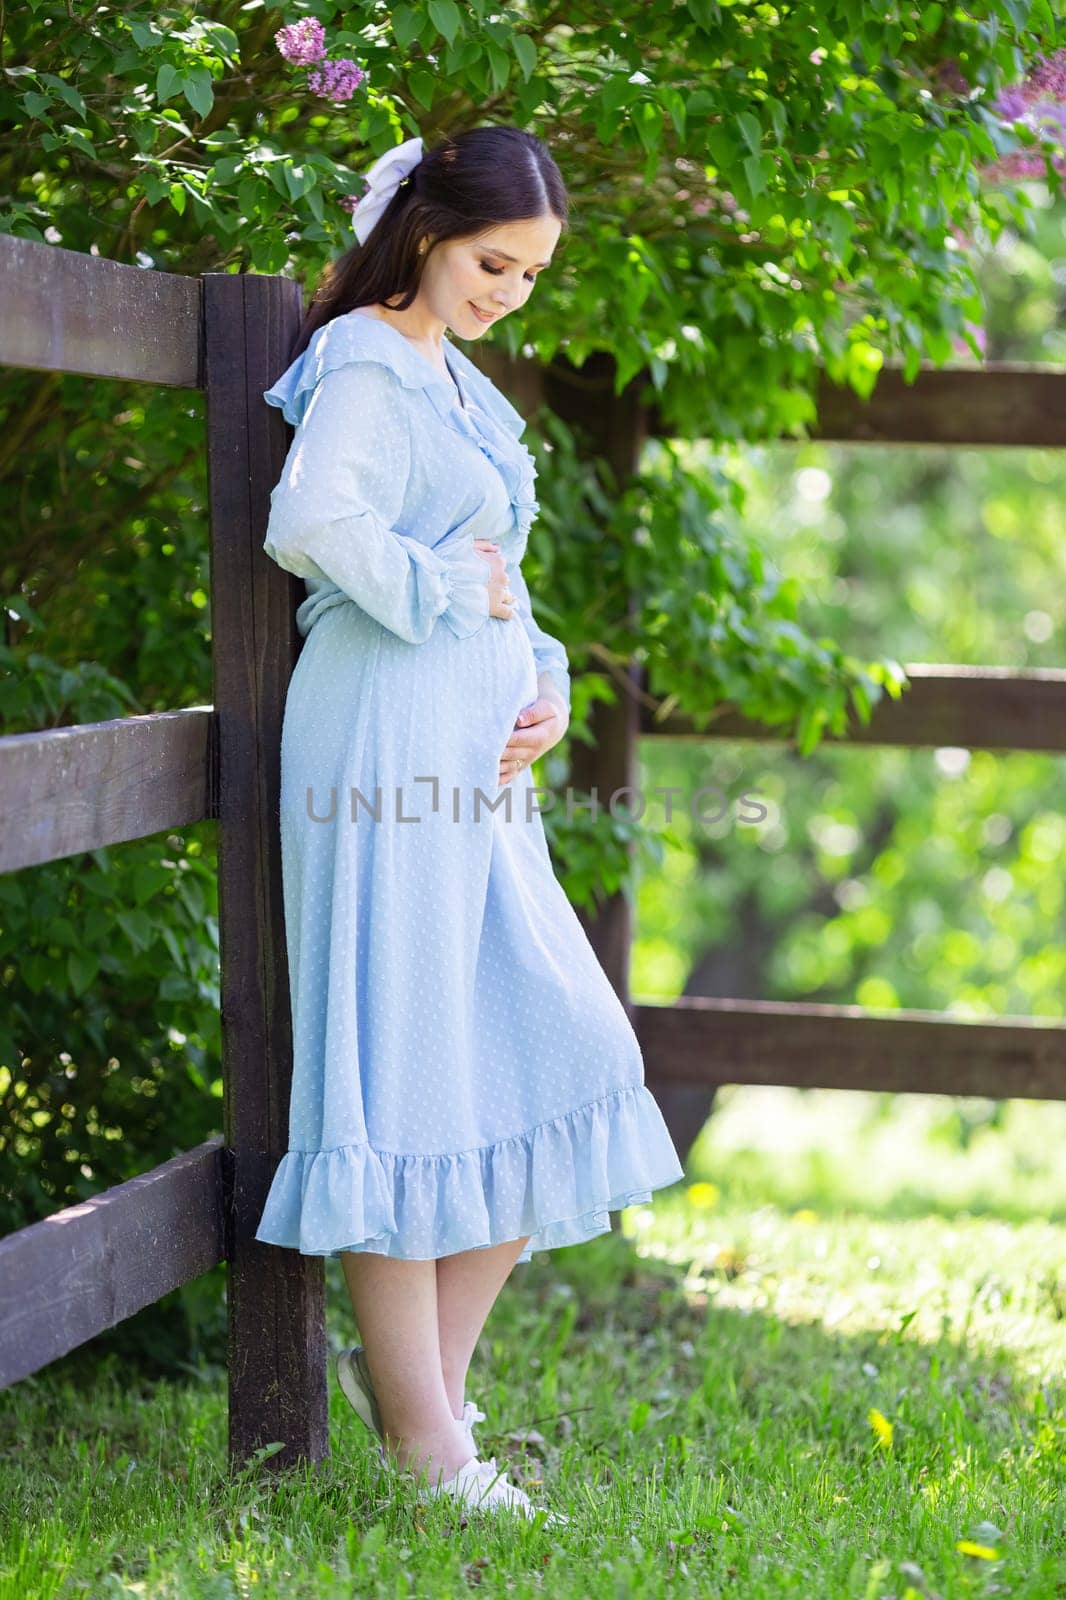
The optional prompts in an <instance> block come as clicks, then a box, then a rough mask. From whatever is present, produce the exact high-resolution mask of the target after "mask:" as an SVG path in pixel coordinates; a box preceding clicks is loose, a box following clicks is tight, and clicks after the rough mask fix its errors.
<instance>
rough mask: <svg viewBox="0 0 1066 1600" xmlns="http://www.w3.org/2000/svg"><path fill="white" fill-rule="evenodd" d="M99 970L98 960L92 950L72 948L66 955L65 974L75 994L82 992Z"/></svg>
mask: <svg viewBox="0 0 1066 1600" xmlns="http://www.w3.org/2000/svg"><path fill="white" fill-rule="evenodd" d="M99 971H100V962H99V959H98V958H97V956H96V955H95V953H94V952H93V951H92V950H72V951H71V952H70V954H69V956H68V957H67V976H68V978H69V979H70V986H71V988H72V989H73V990H74V993H75V994H84V993H85V991H86V989H88V988H89V986H90V984H91V983H92V982H93V980H94V979H95V977H96V975H97V973H98V972H99Z"/></svg>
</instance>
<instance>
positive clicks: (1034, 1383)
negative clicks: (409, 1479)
mask: <svg viewBox="0 0 1066 1600" xmlns="http://www.w3.org/2000/svg"><path fill="white" fill-rule="evenodd" d="M916 1098H917V1097H916ZM860 1101H861V1102H862V1103H863V1108H864V1109H863V1115H862V1116H859V1117H857V1116H856V1114H855V1113H856V1107H857V1106H858V1105H859V1102H860ZM944 1109H945V1108H944V1106H943V1105H941V1106H940V1107H939V1110H938V1108H937V1107H936V1106H935V1105H934V1104H933V1103H931V1102H927V1103H925V1107H924V1110H923V1111H922V1115H923V1116H926V1117H927V1118H931V1119H932V1120H931V1121H928V1125H927V1126H926V1129H925V1132H924V1133H922V1132H921V1131H920V1130H919V1129H916V1125H915V1122H914V1117H915V1115H916V1111H915V1105H914V1102H912V1101H909V1100H907V1099H900V1100H899V1101H897V1102H895V1103H894V1105H893V1106H891V1107H888V1108H886V1107H885V1105H884V1103H883V1102H881V1101H880V1100H879V1099H877V1098H876V1097H872V1096H868V1097H858V1096H850V1095H849V1096H839V1095H838V1096H824V1097H817V1096H802V1095H797V1094H795V1093H794V1092H791V1091H759V1092H756V1091H731V1092H729V1093H727V1094H723V1096H722V1097H721V1109H720V1112H719V1113H718V1114H716V1117H715V1118H714V1119H713V1120H712V1122H711V1124H710V1126H709V1128H708V1129H707V1131H706V1133H705V1134H704V1136H703V1137H702V1138H701V1140H700V1143H699V1145H698V1147H697V1149H696V1151H694V1155H693V1162H692V1173H691V1179H690V1182H688V1183H686V1184H684V1185H678V1186H677V1187H676V1188H675V1189H674V1190H671V1191H668V1192H666V1193H663V1194H660V1195H659V1196H657V1199H656V1203H655V1206H654V1208H634V1209H633V1210H631V1211H630V1212H627V1213H626V1214H625V1215H624V1217H623V1219H622V1220H623V1224H624V1234H623V1233H618V1232H616V1233H614V1234H612V1235H609V1236H607V1237H605V1238H603V1239H600V1240H596V1241H593V1242H591V1243H589V1244H587V1245H582V1246H578V1247H576V1248H574V1249H572V1250H568V1251H557V1252H555V1253H554V1254H553V1255H551V1256H549V1257H537V1258H536V1259H535V1260H534V1262H533V1263H532V1264H531V1265H530V1266H529V1267H522V1268H518V1269H517V1270H516V1272H515V1273H514V1274H513V1276H512V1279H511V1281H510V1282H509V1283H508V1285H507V1287H506V1289H505V1290H504V1293H503V1295H502V1296H501V1298H500V1300H499V1301H498V1303H497V1305H496V1307H495V1309H494V1311H493V1314H492V1316H491V1318H490V1320H489V1323H488V1326H487V1327H486V1330H485V1334H484V1337H483V1340H482V1345H481V1349H480V1351H479V1354H478V1357H477V1359H476V1362H475V1367H474V1369H473V1370H472V1373H471V1381H470V1385H469V1389H468V1393H469V1395H470V1396H471V1397H473V1398H476V1399H477V1400H478V1402H479V1403H480V1404H481V1406H482V1407H483V1409H484V1410H486V1411H487V1413H488V1420H487V1421H486V1422H485V1423H482V1424H481V1425H480V1427H479V1430H478V1433H479V1439H480V1441H481V1446H482V1451H483V1453H484V1454H495V1455H496V1456H497V1458H498V1459H503V1458H507V1459H510V1460H512V1461H513V1463H514V1476H515V1477H516V1478H517V1479H518V1481H520V1482H524V1483H525V1484H526V1486H527V1487H528V1488H530V1492H531V1493H532V1494H533V1496H534V1497H535V1498H537V1499H544V1500H545V1501H546V1502H549V1503H551V1504H552V1505H555V1506H558V1507H560V1508H561V1509H563V1510H565V1511H567V1512H568V1513H569V1514H570V1515H571V1517H572V1518H573V1521H572V1523H571V1525H570V1526H569V1527H565V1528H562V1529H552V1530H546V1529H542V1528H540V1527H532V1526H529V1525H528V1524H525V1523H523V1522H519V1521H517V1520H514V1521H512V1520H510V1519H508V1518H506V1517H500V1518H496V1519H492V1518H477V1517H474V1518H471V1519H470V1520H469V1521H468V1522H467V1523H466V1524H465V1525H462V1524H461V1522H460V1520H459V1519H458V1518H457V1517H456V1516H455V1513H454V1511H451V1510H450V1509H449V1508H448V1507H446V1506H444V1505H439V1504H438V1505H432V1506H429V1507H415V1506H413V1505H410V1504H405V1503H403V1502H396V1501H395V1500H394V1499H392V1498H391V1497H390V1495H389V1493H388V1489H387V1485H383V1484H382V1483H380V1482H379V1481H378V1480H377V1479H376V1476H375V1471H374V1467H375V1457H374V1451H373V1446H372V1444H371V1442H370V1439H369V1436H368V1435H367V1434H366V1433H365V1431H364V1430H363V1429H362V1427H361V1425H360V1424H359V1422H358V1421H357V1420H356V1418H355V1417H354V1415H353V1414H352V1412H351V1411H350V1410H349V1409H348V1407H347V1405H346V1403H345V1402H344V1400H343V1397H342V1396H341V1395H340V1394H339V1392H338V1391H337V1388H336V1384H335V1381H334V1379H333V1377H332V1375H331V1378H330V1395H331V1407H332V1413H331V1421H332V1455H331V1457H330V1458H329V1460H328V1461H327V1462H325V1463H323V1464H322V1465H321V1466H320V1467H319V1468H317V1469H312V1468H299V1469H296V1470H294V1471H292V1472H290V1473H288V1474H285V1475H282V1476H281V1477H279V1478H276V1477H275V1476H274V1475H272V1474H271V1473H270V1472H269V1470H268V1469H267V1468H264V1467H253V1468H249V1469H247V1470H246V1471H245V1472H244V1473H242V1474H241V1475H240V1476H239V1477H237V1478H236V1479H229V1478H228V1477H227V1473H226V1461H225V1445H226V1418H225V1382H224V1378H222V1377H221V1376H220V1375H219V1374H218V1373H217V1372H212V1371H209V1370H208V1371H205V1372H204V1373H202V1374H201V1375H200V1376H199V1377H192V1376H190V1377H189V1378H188V1379H186V1380H185V1381H182V1382H172V1381H166V1382H155V1383H148V1382H141V1383H136V1382H130V1381H129V1380H128V1379H127V1378H126V1377H125V1376H124V1375H122V1374H121V1373H116V1372H115V1371H114V1369H112V1370H111V1371H110V1372H109V1371H108V1369H107V1367H106V1366H105V1368H104V1369H103V1370H102V1371H101V1372H100V1373H99V1374H98V1375H97V1376H96V1378H95V1379H94V1381H93V1382H92V1383H91V1384H89V1383H86V1382H85V1381H84V1379H83V1380H82V1381H78V1378H77V1374H78V1373H79V1372H80V1371H82V1370H83V1366H84V1364H83V1363H79V1362H78V1360H77V1354H78V1353H77V1352H75V1353H73V1354H72V1356H71V1357H68V1358H66V1359H65V1360H64V1361H60V1362H57V1363H55V1364H54V1365H53V1366H52V1367H50V1368H47V1369H45V1370H44V1371H43V1372H41V1373H39V1374H38V1375H36V1376H35V1377H34V1378H31V1379H28V1380H27V1381H26V1382H24V1383H22V1384H20V1385H17V1386H16V1387H15V1388H14V1389H12V1390H10V1391H8V1392H7V1393H6V1394H5V1395H3V1396H0V1507H2V1510H0V1516H2V1527H3V1550H2V1555H0V1600H9V1597H15V1596H18V1597H19V1600H26V1597H32V1600H37V1597H38V1596H39V1597H42V1600H43V1597H51V1596H53V1595H62V1596H73V1595H87V1596H91V1597H92V1600H97V1597H107V1596H138V1597H147V1600H162V1597H171V1596H173V1597H175V1600H177V1597H180V1600H208V1597H210V1600H222V1597H225V1600H231V1597H245V1596H253V1597H255V1596H264V1597H266V1596H271V1597H274V1596H276V1597H284V1600H295V1597H297V1596H300V1597H302V1596H315V1597H321V1600H335V1597H338V1600H339V1597H341V1596H349V1595H360V1596H364V1595H367V1596H377V1595H381V1596H386V1595H388V1596H395V1595H408V1594H413V1595H419V1596H422V1595H432V1596H437V1595H452V1594H465V1593H466V1592H467V1590H468V1589H471V1588H476V1587H482V1588H483V1589H485V1590H487V1591H488V1592H490V1593H492V1594H494V1595H495V1594H499V1593H507V1594H511V1595H516V1596H523V1595H532V1594H550V1595H551V1596H552V1597H553V1600H555V1597H558V1600H579V1597H580V1600H584V1597H586V1596H591V1597H596V1600H600V1597H604V1600H607V1597H609V1600H619V1597H628V1596H634V1597H636V1596H640V1597H643V1596H658V1595H666V1594H669V1595H671V1596H673V1595H677V1594H679V1593H680V1594H691V1595H693V1596H700V1597H703V1596H716V1595H729V1596H737V1597H743V1600H764V1597H769V1596H774V1597H776V1596H790V1595H794V1596H802V1597H804V1600H808V1597H815V1596H817V1597H823V1596H825V1597H830V1600H838V1597H840V1600H846V1597H852V1596H854V1597H857V1600H888V1597H890V1596H891V1597H892V1600H932V1597H934V1596H941V1597H943V1600H949V1597H955V1596H980V1597H984V1596H989V1597H991V1596H1007V1595H1009V1596H1012V1597H1017V1600H1036V1597H1039V1600H1053V1597H1058V1600H1061V1597H1062V1596H1063V1595H1066V1535H1064V1517H1063V1509H1062V1502H1063V1489H1064V1480H1066V1471H1064V1468H1066V1450H1064V1416H1063V1406H1064V1386H1063V1373H1064V1359H1063V1358H1064V1354H1066V1221H1064V1220H1062V1217H1061V1214H1060V1213H1058V1212H1057V1207H1058V1205H1059V1202H1060V1198H1061V1196H1060V1195H1059V1190H1058V1185H1059V1183H1060V1177H1059V1175H1058V1173H1057V1172H1056V1166H1057V1165H1061V1151H1062V1142H1061V1139H1060V1140H1057V1141H1056V1139H1055V1133H1056V1132H1057V1127H1058V1124H1057V1122H1056V1119H1059V1122H1061V1114H1062V1113H1063V1111H1064V1110H1066V1108H1063V1107H1043V1108H1036V1124H1037V1125H1039V1126H1041V1127H1042V1128H1043V1130H1044V1132H1045V1133H1046V1134H1047V1138H1046V1142H1045V1144H1044V1145H1043V1146H1042V1153H1040V1154H1039V1155H1034V1153H1033V1151H1032V1148H1031V1131H1032V1125H1031V1123H1030V1121H1029V1120H1028V1118H1029V1108H1024V1107H1023V1108H1020V1110H1021V1116H1020V1119H1014V1118H1013V1116H1012V1118H1011V1119H1008V1122H1007V1125H1006V1126H1005V1127H1004V1129H1003V1130H1001V1131H1000V1133H998V1134H997V1135H996V1136H995V1152H996V1154H995V1155H993V1154H992V1153H991V1152H990V1150H982V1151H981V1152H980V1159H977V1153H976V1151H975V1144H974V1143H973V1142H972V1143H971V1149H970V1152H969V1153H968V1154H967V1155H966V1157H965V1158H962V1164H961V1166H960V1165H959V1159H960V1158H958V1157H957V1155H951V1153H950V1152H949V1151H948V1150H947V1149H946V1147H945V1146H944V1144H943V1138H944V1134H943V1129H942V1128H940V1131H939V1132H937V1131H936V1130H937V1127H938V1124H937V1122H936V1117H937V1115H939V1114H940V1113H942V1112H943V1111H944ZM886 1112H887V1114H886ZM815 1113H817V1114H815ZM893 1120H895V1122H896V1124H897V1134H898V1135H899V1137H898V1138H897V1139H896V1140H895V1144H894V1147H895V1149H896V1150H897V1152H898V1154H899V1169H900V1173H901V1174H902V1182H901V1187H900V1192H901V1193H903V1192H904V1191H905V1194H906V1198H905V1201H904V1203H903V1205H902V1208H901V1214H899V1215H896V1214H893V1205H892V1203H891V1181H890V1180H891V1173H890V1172H888V1173H886V1172H885V1171H884V1170H883V1169H882V1168H881V1167H879V1166H878V1167H876V1169H875V1165H874V1161H873V1153H874V1152H876V1150H877V1149H879V1148H880V1147H881V1143H882V1142H883V1140H884V1138H885V1129H886V1127H888V1128H889V1130H890V1131H891V1124H892V1122H893ZM782 1126H783V1127H785V1128H786V1129H788V1130H790V1133H791V1139H792V1144H791V1147H790V1148H789V1149H786V1150H785V1151H784V1152H782V1149H781V1129H782ZM901 1130H905V1131H906V1137H905V1138H904V1137H903V1132H902V1131H901ZM1049 1130H1050V1131H1049ZM978 1137H979V1138H980V1139H981V1140H983V1139H984V1138H985V1137H986V1134H984V1133H982V1134H980V1135H979V1136H978V1135H975V1136H974V1139H975V1140H976V1139H977V1138H978ZM786 1143H787V1141H786ZM892 1144H893V1141H892V1140H891V1139H890V1140H889V1145H890V1146H891V1145H892ZM1056 1145H1057V1148H1056ZM814 1150H818V1151H821V1152H822V1159H821V1165H818V1164H817V1163H816V1164H815V1168H813V1169H812V1167H811V1164H810V1161H809V1160H808V1157H809V1155H810V1153H811V1151H814ZM1019 1161H1021V1162H1022V1166H1023V1167H1024V1170H1025V1173H1026V1184H1027V1185H1028V1187H1027V1188H1025V1186H1024V1185H1023V1186H1022V1187H1023V1188H1025V1194H1026V1199H1027V1203H1028V1204H1029V1206H1030V1213H1029V1214H1028V1215H1024V1214H1023V1209H1024V1208H1023V1207H1022V1206H1021V1204H1020V1202H1019V1200H1018V1198H1017V1194H1015V1196H1014V1198H1013V1199H1012V1200H1010V1207H1011V1209H1012V1215H1011V1216H1010V1217H1009V1218H1004V1217H1003V1216H1001V1215H997V1214H994V1213H992V1212H989V1211H987V1209H986V1208H985V1207H984V1206H983V1205H979V1204H977V1203H976V1201H980V1200H981V1199H982V1197H984V1198H985V1199H987V1196H988V1195H989V1194H991V1195H995V1194H996V1193H997V1192H998V1190H997V1185H999V1186H1001V1187H1002V1190H1003V1193H1004V1194H1005V1195H1007V1196H1008V1198H1009V1196H1010V1194H1011V1193H1012V1190H1011V1182H1010V1179H1011V1174H1012V1173H1013V1172H1015V1171H1016V1169H1017V1168H1018V1163H1019ZM967 1162H969V1163H970V1164H971V1165H972V1166H973V1167H975V1168H976V1170H977V1171H978V1172H979V1173H980V1175H981V1181H980V1185H979V1189H980V1193H978V1194H977V1195H976V1196H971V1202H974V1203H971V1204H970V1205H969V1208H968V1210H966V1211H961V1210H960V1209H959V1206H958V1194H964V1193H965V1181H964V1179H963V1176H962V1174H963V1173H964V1169H965V1167H966V1164H967ZM923 1170H924V1173H925V1177H924V1180H923V1179H922V1172H923ZM945 1183H947V1185H948V1189H947V1191H944V1188H943V1186H944V1184H945ZM938 1186H939V1187H938ZM960 1186H961V1187H960ZM942 1191H943V1192H942ZM1041 1191H1042V1198H1041ZM948 1193H950V1194H952V1195H954V1196H955V1198H954V1199H953V1200H951V1202H950V1203H949V1201H948V1199H947V1198H946V1195H947V1194H948ZM923 1194H925V1197H926V1203H927V1209H926V1211H925V1213H924V1214H917V1207H918V1202H919V1200H920V1199H921V1197H922V1195H923ZM797 1200H798V1201H799V1202H801V1203H800V1204H798V1205H797V1204H795V1203H794V1202H796V1201H797ZM328 1270H329V1283H330V1302H329V1319H330V1339H331V1344H332V1346H333V1347H334V1348H336V1347H338V1346H339V1345H340V1344H341V1343H348V1342H350V1341H351V1338H352V1336H353V1329H352V1323H351V1316H350V1310H349V1308H348V1306H347V1301H346V1297H345V1295H344V1290H343V1282H342V1280H341V1278H340V1273H339V1267H338V1266H337V1264H336V1263H330V1264H329V1269H328ZM523 1427H532V1428H535V1429H536V1430H537V1431H538V1432H539V1433H540V1434H541V1435H542V1436H543V1443H542V1444H539V1445H536V1446H535V1447H533V1448H529V1449H527V1450H525V1451H523V1449H522V1448H521V1446H520V1445H519V1443H517V1442H516V1441H515V1440H513V1439H511V1438H510V1437H509V1436H510V1435H511V1434H512V1433H514V1432H515V1431H516V1430H519V1429H521V1428H523ZM966 1541H969V1543H970V1546H971V1547H972V1548H973V1550H974V1551H977V1552H980V1551H984V1552H985V1553H984V1554H979V1553H967V1549H966V1548H965V1542H966ZM960 1542H962V1543H963V1544H964V1548H963V1549H961V1550H960V1548H959V1545H960Z"/></svg>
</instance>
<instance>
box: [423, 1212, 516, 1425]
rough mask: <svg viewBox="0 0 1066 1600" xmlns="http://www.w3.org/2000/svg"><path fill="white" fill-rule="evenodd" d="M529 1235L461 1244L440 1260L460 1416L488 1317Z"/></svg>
mask: <svg viewBox="0 0 1066 1600" xmlns="http://www.w3.org/2000/svg"><path fill="white" fill-rule="evenodd" d="M529 1237H530V1235H529V1234H528V1233H527V1234H525V1235H524V1236H523V1237H522V1238H521V1239H509V1240H507V1242H506V1243H505V1244H494V1245H490V1246H488V1248H487V1249H484V1250H460V1251H458V1252H457V1253H456V1254H455V1255H451V1256H441V1258H440V1260H439V1261H438V1262H437V1328H438V1337H439V1342H440V1365H441V1372H442V1374H443V1377H444V1387H445V1390H446V1391H447V1396H448V1400H449V1402H450V1404H451V1409H452V1415H453V1416H455V1417H461V1416H462V1414H463V1395H464V1393H465V1390H466V1373H467V1368H468V1367H469V1365H470V1358H471V1356H472V1355H473V1354H474V1349H475V1347H476V1345H477V1342H478V1338H479V1337H480V1334H481V1330H482V1328H483V1327H484V1326H485V1320H486V1318H487V1317H488V1314H489V1312H490V1311H491V1310H492V1306H493V1302H494V1301H495V1299H496V1296H497V1295H498V1294H499V1292H500V1290H501V1289H502V1288H503V1286H504V1284H505V1283H506V1281H507V1278H508V1276H509V1274H510V1271H511V1268H512V1267H513V1266H514V1264H515V1262H516V1260H517V1259H518V1257H519V1255H521V1253H522V1251H523V1250H524V1248H525V1245H526V1240H527V1239H529Z"/></svg>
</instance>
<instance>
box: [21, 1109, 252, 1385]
mask: <svg viewBox="0 0 1066 1600" xmlns="http://www.w3.org/2000/svg"><path fill="white" fill-rule="evenodd" d="M221 1149H222V1141H221V1139H219V1138H214V1139H207V1140H205V1142H204V1143H203V1144H200V1145H197V1146H196V1148H195V1149H194V1150H187V1151H185V1152H184V1153H183V1154H182V1155H179V1156H175V1157H174V1158H173V1160H171V1161H164V1162H163V1164H162V1165H161V1166H158V1167H155V1168H153V1170H152V1171H151V1172H145V1173H142V1174H141V1175H140V1176H139V1177H136V1178H130V1179H129V1180H128V1182H126V1183H120V1184H117V1185H116V1186H115V1187H114V1188H113V1189H105V1190H104V1191H103V1192H102V1193H101V1194H96V1195H93V1197H92V1199H91V1200H85V1201H83V1202H82V1203H81V1204H80V1205H74V1206H66V1207H65V1208H64V1209H63V1210H62V1211H57V1212H55V1213H54V1214H53V1215H52V1216H50V1217H44V1218H42V1220H41V1221H40V1222H32V1223H30V1225H29V1226H28V1227H26V1228H19V1229H18V1231H17V1232H15V1233H9V1234H8V1235H7V1237H6V1238H3V1239H0V1388H6V1387H8V1386H9V1385H10V1384H13V1383H17V1382H18V1381H19V1379H21V1378H25V1377H28V1376H29V1374H30V1373H31V1372H36V1371H38V1369H39V1368H41V1367H44V1366H47V1365H48V1363H49V1362H50V1361H55V1360H57V1359H58V1358H59V1357H60V1356H63V1355H66V1353H67V1352H68V1351H69V1350H73V1349H74V1348H75V1347H76V1346H77V1345H80V1344H84V1343H85V1341H86V1340H87V1339H92V1338H94V1337H95V1336H96V1334H98V1333H102V1332H103V1331H104V1329H105V1328H112V1327H114V1325H115V1324H116V1323H117V1322H122V1321H124V1320H125V1318H126V1317H132V1316H133V1314H134V1312H136V1311H140V1310H141V1309H142V1307H144V1306H149V1305H153V1304H154V1303H155V1301H156V1300H159V1299H161V1298H162V1296H163V1295H165V1294H169V1293H170V1292H171V1290H172V1289H177V1288H179V1287H180V1286H181V1285H182V1284H183V1283H189V1282H190V1281H191V1279H193V1278H199V1277H200V1276H201V1275H202V1274H203V1273H205V1272H209V1271H210V1270H211V1268H212V1267H214V1266H217V1264H218V1263H219V1262H220V1261H221V1260H222V1259H223V1254H224V1228H223V1210H222V1180H221V1171H220V1154H221Z"/></svg>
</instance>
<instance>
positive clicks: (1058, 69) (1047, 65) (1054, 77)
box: [1029, 50, 1066, 100]
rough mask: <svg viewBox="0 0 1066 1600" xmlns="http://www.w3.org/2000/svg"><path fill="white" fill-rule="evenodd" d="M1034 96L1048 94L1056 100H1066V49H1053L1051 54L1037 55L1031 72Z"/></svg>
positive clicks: (1030, 78)
mask: <svg viewBox="0 0 1066 1600" xmlns="http://www.w3.org/2000/svg"><path fill="white" fill-rule="evenodd" d="M1029 83H1030V84H1031V86H1032V90H1033V95H1034V97H1035V96H1037V95H1048V96H1049V97H1050V98H1051V99H1054V100H1066V50H1053V51H1052V53H1051V55H1049V56H1037V58H1036V64H1035V66H1034V67H1033V69H1032V71H1031V72H1030V74H1029Z"/></svg>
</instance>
